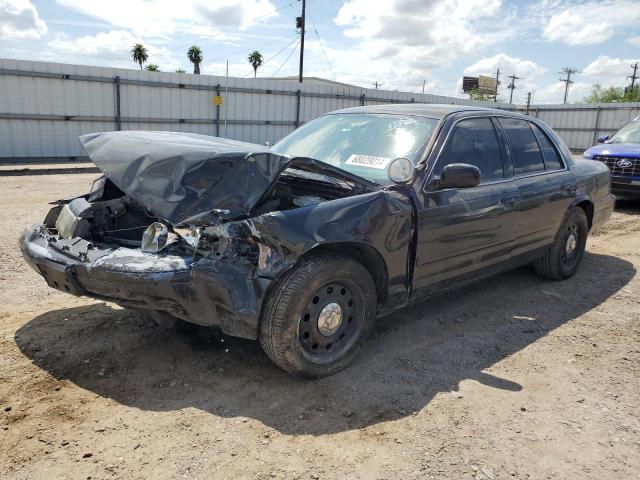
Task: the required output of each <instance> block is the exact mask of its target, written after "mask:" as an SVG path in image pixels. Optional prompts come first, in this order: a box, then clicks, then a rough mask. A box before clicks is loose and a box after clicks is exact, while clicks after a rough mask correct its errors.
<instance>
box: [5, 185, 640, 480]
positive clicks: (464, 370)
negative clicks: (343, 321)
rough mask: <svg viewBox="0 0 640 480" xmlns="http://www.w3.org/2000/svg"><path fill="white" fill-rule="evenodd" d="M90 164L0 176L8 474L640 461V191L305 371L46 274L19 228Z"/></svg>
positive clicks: (551, 466)
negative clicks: (549, 275) (343, 357)
mask: <svg viewBox="0 0 640 480" xmlns="http://www.w3.org/2000/svg"><path fill="white" fill-rule="evenodd" d="M94 177H95V175H52V176H30V177H12V178H10V177H0V205H2V208H1V209H0V226H1V227H2V228H1V229H0V320H1V321H0V478H2V479H24V478H29V479H45V478H46V479H49V478H70V479H87V478H92V479H112V478H118V479H119V478H124V479H138V478H154V479H160V478H189V479H195V478H198V479H205V478H206V479H211V478H216V479H218V478H229V479H238V478H251V479H256V478H257V479H262V478H278V479H279V478H282V479H284V478H286V479H295V478H300V479H334V478H366V479H396V478H401V479H413V478H421V479H422V478H438V479H440V478H456V479H457V478H468V479H472V478H474V477H475V478H476V479H504V478H517V479H526V478H530V479H545V478H547V479H557V478H567V479H569V478H570V479H577V478H580V479H583V478H593V479H596V478H597V479H603V478H607V479H609V478H610V479H623V478H640V411H639V407H640V378H639V374H640V342H639V341H640V300H639V298H640V280H639V276H638V275H637V269H638V268H639V267H640V205H637V204H630V203H625V204H619V205H618V208H617V211H616V213H615V214H614V217H613V218H612V220H611V221H610V223H609V224H608V225H607V226H606V227H605V228H604V229H602V230H601V231H600V232H599V233H598V234H596V235H594V236H592V237H591V238H590V240H589V243H588V253H587V254H586V256H585V258H584V262H583V265H582V268H581V270H580V273H579V274H578V275H577V276H576V277H574V278H572V279H570V280H568V281H565V282H561V283H556V282H551V281H546V280H542V279H540V278H538V277H536V276H535V275H534V274H533V273H532V272H531V271H530V270H529V269H520V270H518V271H514V272H510V273H507V274H504V275H501V276H498V277H495V278H493V279H491V280H489V281H485V282H484V283H482V284H479V285H477V286H474V287H472V288H467V289H465V290H462V291H457V292H453V293H450V294H447V295H446V296H442V297H439V298H435V299H432V300H429V301H427V302H425V303H422V304H420V305H417V306H415V307H414V308H412V309H406V310H403V311H401V312H399V313H398V314H396V315H394V316H391V317H388V318H385V319H382V320H380V321H378V323H377V327H376V330H375V333H374V335H373V337H372V338H371V339H370V340H369V341H368V342H367V344H366V346H365V348H364V350H363V352H362V354H361V355H360V357H358V359H357V360H356V362H355V363H354V364H353V365H352V366H351V367H350V368H348V369H347V370H345V371H343V372H341V373H339V374H337V375H335V376H332V377H330V378H326V379H323V380H320V381H313V382H312V381H302V380H296V379H294V378H292V377H290V376H288V375H287V374H285V373H283V372H281V371H280V370H278V369H277V368H275V367H274V366H273V365H272V364H271V363H270V362H269V360H268V359H267V357H266V356H265V355H264V354H263V353H262V352H261V350H260V348H259V346H258V344H257V343H256V342H249V341H242V340H235V339H232V338H227V337H220V336H217V335H215V334H213V333H211V332H209V331H206V330H193V331H187V332H178V333H175V332H166V331H163V330H161V329H159V328H157V327H155V326H154V325H152V324H151V323H149V322H148V321H146V320H144V319H143V318H141V317H139V316H137V315H136V314H134V313H131V312H128V311H126V310H123V309H120V308H118V307H116V306H114V305H111V304H105V303H103V302H96V301H93V300H89V299H84V298H76V297H72V296H69V295H65V294H63V293H58V292H56V291H54V290H51V289H49V288H47V287H46V284H45V282H44V280H43V279H42V278H40V277H39V276H38V275H36V274H35V273H34V272H33V271H32V270H31V269H30V268H28V267H27V266H26V265H25V264H24V263H23V262H22V259H21V258H20V255H19V251H18V247H17V240H18V236H19V234H20V232H21V230H22V229H23V228H24V227H25V226H27V225H28V224H30V223H36V222H38V221H40V220H42V218H43V217H44V214H45V212H46V211H47V209H48V205H47V202H48V201H51V200H54V199H57V198H64V197H65V196H70V195H71V194H74V193H78V192H83V191H86V189H87V188H88V186H89V182H90V180H91V179H92V178H94Z"/></svg>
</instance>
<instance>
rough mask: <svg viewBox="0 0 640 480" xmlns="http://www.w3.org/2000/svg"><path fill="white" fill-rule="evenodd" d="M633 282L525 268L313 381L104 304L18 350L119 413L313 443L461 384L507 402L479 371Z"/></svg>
mask: <svg viewBox="0 0 640 480" xmlns="http://www.w3.org/2000/svg"><path fill="white" fill-rule="evenodd" d="M634 275H635V269H634V267H633V265H632V264H631V263H629V262H627V261H625V260H622V259H619V258H615V257H612V256H605V255H595V254H590V253H587V254H586V255H585V258H584V262H583V265H582V268H581V271H580V273H579V274H578V275H576V276H575V277H574V278H572V279H570V280H567V281H564V282H551V281H546V280H543V279H540V278H538V277H537V276H535V275H534V274H533V273H532V272H531V271H530V270H529V269H526V268H525V269H519V270H515V271H512V272H509V273H506V274H503V275H501V276H497V277H495V278H493V279H490V280H487V281H484V282H483V283H481V284H478V285H475V286H472V287H467V288H464V289H461V290H457V291H453V292H451V293H448V294H446V295H442V296H440V297H436V298H432V299H428V300H426V301H424V302H421V303H420V304H417V305H415V306H413V307H412V308H406V309H403V310H402V311H400V312H398V313H396V314H394V315H392V316H389V317H386V318H383V319H379V320H378V322H377V324H376V328H375V331H374V333H373V336H372V338H371V339H370V340H369V341H368V342H367V343H366V344H365V346H364V348H363V351H362V352H361V353H360V355H359V357H358V358H357V360H356V361H355V362H354V363H353V364H352V365H351V366H350V367H348V368H347V369H346V370H344V371H342V372H340V373H338V374H336V375H333V376H331V377H328V378H324V379H321V380H317V381H305V380H300V379H296V378H293V377H291V376H289V375H287V374H286V373H284V372H282V371H280V370H279V369H277V368H276V367H275V366H274V365H273V364H271V362H270V361H269V360H268V358H267V357H266V356H265V355H264V354H263V353H262V351H261V350H260V347H259V345H258V343H257V342H251V341H245V340H239V339H233V338H229V337H225V336H220V335H216V334H214V333H213V332H212V331H211V329H202V328H195V329H192V330H190V331H187V332H170V331H163V330H161V329H160V328H158V327H156V326H154V325H152V324H151V323H150V322H149V321H147V320H144V319H143V318H142V317H140V316H139V315H138V314H136V313H133V312H129V311H126V310H122V309H116V308H111V307H110V306H108V305H105V304H94V305H89V306H86V307H79V308H69V309H61V310H56V311H51V312H48V313H45V314H43V315H40V316H38V317H36V318H34V319H32V320H31V321H29V322H28V323H26V324H25V325H24V326H23V327H22V328H20V329H19V330H18V331H17V332H16V334H15V341H16V343H17V345H18V346H19V348H20V349H21V351H22V352H23V353H24V354H25V355H26V356H28V357H29V358H30V359H31V360H32V361H33V362H34V364H35V365H37V366H38V367H40V368H43V369H44V370H46V371H47V372H49V373H50V374H52V375H53V376H54V377H56V378H58V379H65V380H67V381H69V382H73V383H74V384H76V385H78V386H80V387H82V388H84V389H87V390H89V391H91V392H94V393H96V394H99V395H101V396H103V397H107V398H111V399H114V400H116V401H117V402H119V403H121V404H125V405H130V406H134V407H137V408H140V409H143V410H151V411H170V410H177V409H181V408H186V407H195V408H199V409H202V410H204V411H207V412H209V413H211V414H213V415H217V416H221V417H249V418H254V419H257V420H259V421H261V422H263V423H264V424H265V425H268V426H270V427H273V428H275V429H277V430H278V431H280V432H283V433H298V434H299V433H302V434H311V435H321V434H325V433H333V432H338V431H345V430H351V429H355V428H361V427H365V426H369V425H373V424H376V423H378V422H382V421H388V420H393V419H398V418H402V417H404V416H407V415H411V414H412V413H413V412H416V411H419V410H420V409H422V408H423V407H424V406H425V405H427V404H428V403H429V402H430V401H431V400H432V398H433V397H434V395H436V394H437V393H439V392H450V391H455V390H456V389H457V388H458V384H459V382H461V381H462V380H467V379H473V380H476V381H478V382H481V383H483V384H485V385H487V386H489V387H491V388H497V389H501V390H502V391H503V392H504V395H506V396H508V395H512V394H513V393H512V392H514V391H519V390H521V389H522V388H523V387H522V386H521V385H519V384H518V383H517V382H515V381H513V380H512V379H509V378H499V377H496V376H494V375H492V374H490V373H488V372H485V371H484V370H486V369H487V368H489V367H491V366H492V365H494V364H495V363H496V362H499V361H500V360H502V359H504V358H505V357H508V356H509V355H512V354H513V353H515V352H518V351H520V350H522V349H523V348H525V347H527V346H528V345H531V344H532V343H533V342H535V341H536V340H538V339H539V338H541V337H543V336H545V335H547V334H548V333H549V332H550V331H552V330H554V329H555V328H558V327H560V326H561V325H563V324H564V323H566V322H569V321H571V320H573V319H575V318H577V317H579V316H581V315H583V314H584V313H586V312H589V311H590V310H593V309H595V308H596V307H598V305H600V304H601V303H602V302H604V301H605V300H606V299H607V298H608V297H610V296H611V295H613V294H615V293H616V292H617V291H618V290H619V289H621V288H622V287H623V286H624V285H626V284H627V283H628V282H629V281H630V279H631V278H632V277H633V276H634ZM594 279H597V281H594ZM605 318H606V317H604V316H600V315H596V314H594V315H593V318H590V320H589V321H591V322H593V321H595V322H597V321H606V319H605ZM454 395H455V394H454Z"/></svg>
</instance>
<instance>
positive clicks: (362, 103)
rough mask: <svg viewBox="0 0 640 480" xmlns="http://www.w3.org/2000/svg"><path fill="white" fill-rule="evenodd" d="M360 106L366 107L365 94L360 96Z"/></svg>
mask: <svg viewBox="0 0 640 480" xmlns="http://www.w3.org/2000/svg"><path fill="white" fill-rule="evenodd" d="M360 105H361V106H362V107H364V93H363V94H362V95H360Z"/></svg>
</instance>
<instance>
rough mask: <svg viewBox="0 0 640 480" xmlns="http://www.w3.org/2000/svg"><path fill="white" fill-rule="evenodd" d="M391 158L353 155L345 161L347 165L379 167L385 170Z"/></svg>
mask: <svg viewBox="0 0 640 480" xmlns="http://www.w3.org/2000/svg"><path fill="white" fill-rule="evenodd" d="M390 161H391V159H390V158H387V157H375V156H373V155H351V156H350V157H349V159H348V160H347V161H346V162H344V163H345V165H356V166H358V167H365V168H377V169H379V170H383V169H385V168H387V165H389V162H390Z"/></svg>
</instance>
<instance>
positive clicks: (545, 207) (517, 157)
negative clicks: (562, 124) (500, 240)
mask: <svg viewBox="0 0 640 480" xmlns="http://www.w3.org/2000/svg"><path fill="white" fill-rule="evenodd" d="M499 123H500V125H501V127H502V130H503V132H504V135H505V138H506V140H507V145H508V150H509V152H510V158H511V162H512V165H513V179H514V183H515V185H516V187H517V189H518V219H517V238H516V245H515V249H514V252H513V254H514V255H518V254H520V253H525V252H527V251H529V250H533V249H536V248H539V247H544V246H546V245H548V244H549V243H551V242H553V239H554V237H555V234H556V232H557V231H558V228H559V226H560V222H561V221H562V218H563V216H564V213H565V212H566V210H567V208H568V207H569V205H570V203H571V199H572V198H573V197H575V196H576V194H577V185H576V181H575V178H574V175H573V173H572V172H571V171H569V170H568V169H567V168H566V165H565V164H564V162H563V160H562V156H561V155H560V154H559V152H558V150H557V148H556V146H555V145H554V144H553V142H552V141H551V140H550V139H549V137H548V136H547V134H546V133H545V132H544V131H542V129H540V128H539V127H538V126H537V125H535V124H534V123H532V122H529V121H527V120H524V119H520V118H514V117H501V118H499Z"/></svg>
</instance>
